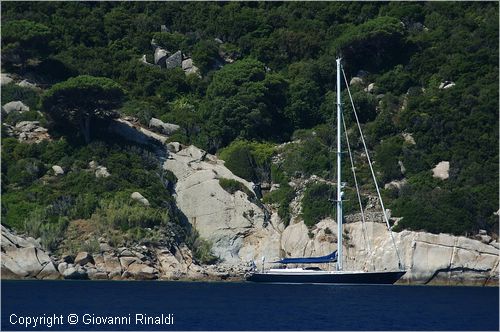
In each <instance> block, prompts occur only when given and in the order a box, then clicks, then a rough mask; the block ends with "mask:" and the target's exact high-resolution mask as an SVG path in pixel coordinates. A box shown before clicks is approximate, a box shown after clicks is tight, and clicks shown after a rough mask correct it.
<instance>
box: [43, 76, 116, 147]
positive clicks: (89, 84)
mask: <svg viewBox="0 0 500 332" xmlns="http://www.w3.org/2000/svg"><path fill="white" fill-rule="evenodd" d="M123 94H124V91H123V90H122V88H121V87H120V86H119V85H118V84H117V83H115V82H113V81H112V80H110V79H108V78H105V77H92V76H87V75H82V76H78V77H74V78H70V79H68V80H67V81H65V82H61V83H57V84H55V85H53V86H52V87H51V88H50V89H49V90H48V91H47V92H46V93H45V94H44V95H43V97H42V101H41V103H42V108H43V110H44V111H45V112H47V113H48V114H49V115H50V117H51V118H52V119H53V120H54V121H55V122H56V123H58V124H59V125H61V126H66V125H67V124H71V125H73V126H75V127H76V128H77V129H78V130H80V133H81V134H83V136H84V138H85V142H86V143H89V142H90V138H91V137H90V129H91V125H92V124H93V123H94V122H95V121H97V120H105V119H108V118H110V117H112V116H113V115H115V114H114V113H113V112H112V110H113V109H115V108H117V107H119V106H121V103H122V98H123Z"/></svg>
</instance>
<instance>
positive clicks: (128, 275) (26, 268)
mask: <svg viewBox="0 0 500 332" xmlns="http://www.w3.org/2000/svg"><path fill="white" fill-rule="evenodd" d="M1 228H2V243H1V245H2V246H1V277H2V279H12V280H20V279H35V280H64V279H69V280H166V281H174V280H175V281H204V282H206V281H211V282H217V281H223V282H240V281H244V280H245V274H246V273H248V272H250V271H251V269H252V267H251V265H250V264H248V263H239V264H224V263H222V264H215V265H198V264H196V262H194V261H193V257H192V253H191V251H190V250H189V248H188V247H187V246H185V245H180V246H178V247H175V248H174V249H170V250H168V249H166V248H162V247H157V248H152V247H149V248H148V247H146V246H140V245H135V246H132V247H130V248H126V247H120V248H112V247H111V246H109V244H107V243H106V242H104V241H103V242H101V243H100V250H99V251H100V252H99V253H97V254H94V255H92V254H89V253H87V252H80V253H78V254H77V255H76V256H70V255H66V256H64V257H55V256H51V255H50V254H49V253H47V252H46V251H45V250H44V249H43V248H42V247H41V245H40V244H39V242H38V241H36V240H35V239H33V238H30V237H26V238H25V237H22V236H19V235H16V234H14V233H13V232H12V231H10V230H8V229H7V228H6V227H4V226H1ZM411 268H414V267H411ZM496 268H498V266H497V267H496ZM462 270H463V271H461V270H460V269H457V270H455V271H446V273H447V274H453V277H449V278H442V277H441V278H433V279H432V280H431V282H426V283H424V282H422V280H421V279H416V278H411V277H409V278H404V279H402V280H400V281H399V282H398V283H397V284H400V285H414V284H415V285H417V284H427V285H437V286H443V285H445V286H497V287H498V275H496V276H495V272H494V271H490V272H491V273H490V276H491V277H490V278H487V279H484V278H482V277H481V276H482V274H481V273H479V277H478V275H476V276H474V275H471V274H470V271H466V270H467V268H466V267H463V268H462ZM469 270H471V269H469ZM441 272H443V271H439V270H438V271H436V272H435V273H434V274H439V273H441ZM461 272H462V273H461ZM409 273H410V274H411V275H415V274H416V271H409ZM467 273H469V274H467Z"/></svg>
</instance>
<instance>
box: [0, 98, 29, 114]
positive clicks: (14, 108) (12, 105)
mask: <svg viewBox="0 0 500 332" xmlns="http://www.w3.org/2000/svg"><path fill="white" fill-rule="evenodd" d="M2 109H3V111H4V112H5V113H7V114H9V113H11V112H19V113H22V112H28V111H29V110H30V108H29V107H28V106H26V105H24V103H23V102H22V101H19V100H18V101H11V102H9V103H7V104H5V105H3V106H2Z"/></svg>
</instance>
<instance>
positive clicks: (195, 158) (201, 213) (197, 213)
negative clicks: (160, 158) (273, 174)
mask: <svg viewBox="0 0 500 332" xmlns="http://www.w3.org/2000/svg"><path fill="white" fill-rule="evenodd" d="M163 167H164V168H165V169H167V170H169V171H171V172H172V173H174V175H175V176H176V177H177V184H176V186H175V198H176V202H177V206H178V208H179V209H180V210H181V211H182V212H183V214H184V215H185V216H186V218H187V220H188V221H189V223H191V225H192V226H193V227H194V228H196V229H197V230H198V232H199V233H200V235H201V237H203V238H205V239H207V240H209V241H210V242H211V243H212V245H213V247H212V248H213V252H214V254H215V255H217V256H219V257H220V258H221V259H222V260H223V261H224V262H227V263H239V262H242V261H251V260H254V259H257V258H258V257H260V256H262V255H263V254H267V255H274V256H277V255H278V253H279V243H280V240H279V238H280V235H279V229H278V228H277V227H279V225H273V220H270V219H269V218H268V216H267V212H266V211H265V210H264V209H263V207H262V206H261V205H260V204H259V205H260V206H259V205H258V202H257V201H256V200H254V199H252V198H251V197H248V195H247V194H246V193H244V192H242V191H237V192H235V193H234V194H231V193H229V192H227V191H226V190H224V189H223V188H222V187H221V185H220V184H219V180H220V179H232V180H236V181H238V182H240V183H242V184H243V185H244V186H245V187H246V188H247V189H248V191H249V192H250V193H252V194H254V192H253V189H252V184H251V183H249V182H247V181H245V180H244V179H242V178H239V177H237V176H235V175H234V174H233V173H231V171H229V170H228V169H227V168H226V167H225V166H224V162H223V161H221V160H218V159H217V158H216V157H215V156H212V155H210V154H207V153H206V152H204V151H202V150H200V149H198V148H196V147H194V146H189V147H186V148H183V149H181V150H180V151H177V152H172V153H170V154H169V156H168V157H167V159H166V160H165V162H164V164H163Z"/></svg>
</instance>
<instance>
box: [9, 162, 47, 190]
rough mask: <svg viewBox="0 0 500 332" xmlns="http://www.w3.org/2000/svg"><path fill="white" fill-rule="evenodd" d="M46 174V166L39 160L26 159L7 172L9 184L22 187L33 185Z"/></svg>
mask: <svg viewBox="0 0 500 332" xmlns="http://www.w3.org/2000/svg"><path fill="white" fill-rule="evenodd" d="M45 172H46V169H45V166H44V165H43V164H42V163H41V162H40V160H38V159H34V158H26V159H21V160H19V161H17V162H16V163H15V164H14V165H13V166H12V167H10V168H9V169H8V171H7V177H8V178H9V182H11V183H16V184H19V185H22V186H26V185H29V184H31V183H32V182H33V181H35V180H37V179H38V178H40V177H41V176H42V175H43V174H44V173H45Z"/></svg>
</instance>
